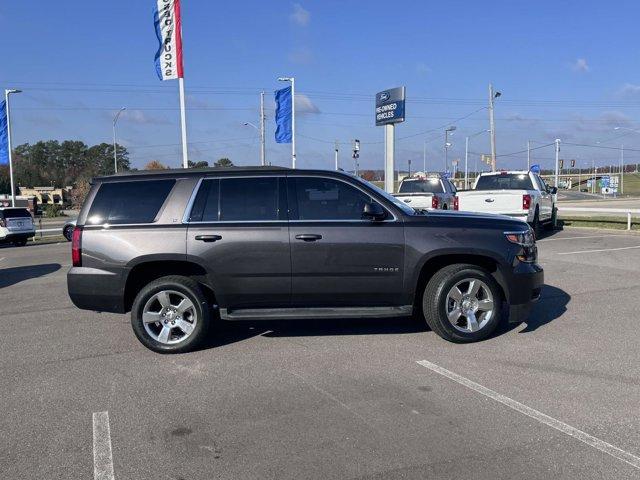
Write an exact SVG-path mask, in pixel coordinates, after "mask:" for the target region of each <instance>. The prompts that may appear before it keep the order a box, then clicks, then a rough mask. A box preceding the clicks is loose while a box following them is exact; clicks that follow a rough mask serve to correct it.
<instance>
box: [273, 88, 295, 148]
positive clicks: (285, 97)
mask: <svg viewBox="0 0 640 480" xmlns="http://www.w3.org/2000/svg"><path fill="white" fill-rule="evenodd" d="M291 137H292V133H291V87H286V88H283V89H282V90H276V143H291Z"/></svg>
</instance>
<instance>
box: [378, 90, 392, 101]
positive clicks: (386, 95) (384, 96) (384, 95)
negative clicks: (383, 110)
mask: <svg viewBox="0 0 640 480" xmlns="http://www.w3.org/2000/svg"><path fill="white" fill-rule="evenodd" d="M390 98H391V95H389V92H382V93H381V94H380V98H379V100H380V101H381V102H386V101H387V100H389V99H390Z"/></svg>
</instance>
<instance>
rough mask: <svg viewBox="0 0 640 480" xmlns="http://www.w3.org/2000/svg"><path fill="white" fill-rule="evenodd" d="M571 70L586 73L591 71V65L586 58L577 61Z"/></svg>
mask: <svg viewBox="0 0 640 480" xmlns="http://www.w3.org/2000/svg"><path fill="white" fill-rule="evenodd" d="M571 68H572V70H573V71H574V72H580V73H586V72H588V71H589V70H590V69H591V68H590V67H589V64H588V63H587V60H586V59H584V58H578V59H576V61H575V62H573V63H572V64H571Z"/></svg>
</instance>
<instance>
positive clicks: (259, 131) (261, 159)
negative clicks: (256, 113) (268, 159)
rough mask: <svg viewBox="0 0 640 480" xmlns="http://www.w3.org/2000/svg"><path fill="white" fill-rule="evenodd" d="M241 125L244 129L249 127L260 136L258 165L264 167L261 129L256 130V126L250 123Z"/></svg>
mask: <svg viewBox="0 0 640 480" xmlns="http://www.w3.org/2000/svg"><path fill="white" fill-rule="evenodd" d="M243 125H244V126H245V127H251V128H253V129H255V131H256V132H258V135H259V136H260V165H262V166H263V167H264V148H263V147H264V144H263V142H264V136H263V135H262V129H261V128H258V126H257V125H255V124H254V123H251V122H244V123H243Z"/></svg>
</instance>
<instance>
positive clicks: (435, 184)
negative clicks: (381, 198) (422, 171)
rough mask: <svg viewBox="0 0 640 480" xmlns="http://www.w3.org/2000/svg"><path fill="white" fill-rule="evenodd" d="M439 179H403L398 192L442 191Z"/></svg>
mask: <svg viewBox="0 0 640 480" xmlns="http://www.w3.org/2000/svg"><path fill="white" fill-rule="evenodd" d="M442 192H443V189H442V184H441V183H440V180H438V179H437V178H434V179H433V180H403V181H402V182H401V183H400V191H399V192H398V193H442Z"/></svg>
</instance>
